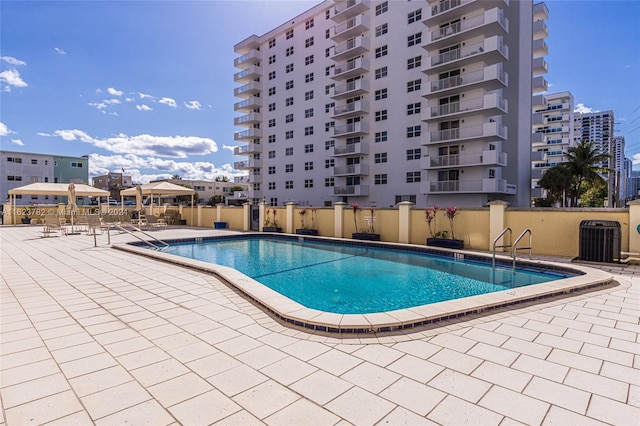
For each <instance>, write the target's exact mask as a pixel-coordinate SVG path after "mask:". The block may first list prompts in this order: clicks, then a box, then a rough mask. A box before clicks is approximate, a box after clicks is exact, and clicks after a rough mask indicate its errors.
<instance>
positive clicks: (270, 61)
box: [269, 55, 276, 65]
mask: <svg viewBox="0 0 640 426" xmlns="http://www.w3.org/2000/svg"><path fill="white" fill-rule="evenodd" d="M275 63H276V55H271V56H269V65H271V64H275Z"/></svg>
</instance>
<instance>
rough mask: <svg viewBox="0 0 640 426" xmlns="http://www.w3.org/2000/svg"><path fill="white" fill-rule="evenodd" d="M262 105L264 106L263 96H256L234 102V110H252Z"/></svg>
mask: <svg viewBox="0 0 640 426" xmlns="http://www.w3.org/2000/svg"><path fill="white" fill-rule="evenodd" d="M260 107H262V98H257V97H255V96H252V97H250V98H249V99H245V100H244V101H240V102H236V103H235V104H233V110H234V111H236V112H252V111H253V110H255V109H258V108H260Z"/></svg>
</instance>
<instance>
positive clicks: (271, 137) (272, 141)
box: [268, 135, 276, 143]
mask: <svg viewBox="0 0 640 426" xmlns="http://www.w3.org/2000/svg"><path fill="white" fill-rule="evenodd" d="M268 142H269V143H276V135H269V141H268Z"/></svg>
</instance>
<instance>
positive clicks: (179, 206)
mask: <svg viewBox="0 0 640 426" xmlns="http://www.w3.org/2000/svg"><path fill="white" fill-rule="evenodd" d="M192 208H193V207H192ZM178 213H180V219H185V218H184V217H182V215H183V214H184V206H183V205H182V204H178Z"/></svg>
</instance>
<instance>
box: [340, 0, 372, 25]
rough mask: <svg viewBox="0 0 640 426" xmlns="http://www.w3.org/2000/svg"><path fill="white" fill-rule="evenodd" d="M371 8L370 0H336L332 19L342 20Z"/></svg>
mask: <svg viewBox="0 0 640 426" xmlns="http://www.w3.org/2000/svg"><path fill="white" fill-rule="evenodd" d="M368 9H369V0H347V1H341V2H336V6H335V7H334V8H333V16H332V17H331V19H332V20H333V21H335V22H342V21H344V20H345V19H349V18H351V17H352V16H356V15H359V14H361V13H363V12H365V11H367V10H368Z"/></svg>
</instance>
